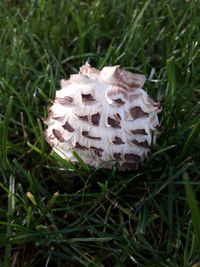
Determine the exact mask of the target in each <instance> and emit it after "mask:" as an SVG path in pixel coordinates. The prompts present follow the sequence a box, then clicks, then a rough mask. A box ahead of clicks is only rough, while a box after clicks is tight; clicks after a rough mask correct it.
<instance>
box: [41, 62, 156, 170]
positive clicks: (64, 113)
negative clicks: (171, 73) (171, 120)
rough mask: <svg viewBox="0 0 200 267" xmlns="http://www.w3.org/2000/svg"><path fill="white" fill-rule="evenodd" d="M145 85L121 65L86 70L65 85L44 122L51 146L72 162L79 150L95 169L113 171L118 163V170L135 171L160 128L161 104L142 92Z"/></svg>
mask: <svg viewBox="0 0 200 267" xmlns="http://www.w3.org/2000/svg"><path fill="white" fill-rule="evenodd" d="M145 80H146V78H145V76H144V75H141V74H134V73H132V72H129V71H125V70H122V69H120V67H119V66H111V67H104V68H103V69H102V70H101V71H99V70H97V69H95V68H93V67H91V66H90V65H89V64H86V65H83V66H82V67H81V68H80V72H79V74H73V75H71V76H70V79H69V80H61V89H60V90H59V91H57V92H56V97H55V100H54V103H53V105H52V106H51V107H50V108H49V115H48V118H47V119H46V120H45V121H44V122H45V124H46V125H47V126H48V127H47V129H46V130H45V138H46V140H47V142H48V143H49V144H50V145H51V146H52V147H53V150H54V151H56V152H57V153H58V154H59V155H60V156H62V157H63V158H65V159H67V160H70V161H72V162H77V159H76V158H75V157H74V155H73V151H76V152H77V153H78V154H79V155H80V157H81V158H82V159H83V160H84V161H85V162H86V163H87V164H88V165H90V166H92V167H99V166H101V165H102V164H103V167H104V168H112V166H113V163H114V161H115V160H118V161H119V170H135V169H137V168H138V167H139V165H140V164H141V163H142V162H143V161H144V159H145V158H146V157H147V156H148V155H149V152H150V150H151V146H152V144H153V143H154V142H155V139H156V137H157V136H158V135H159V133H160V129H161V127H160V125H159V121H158V116H157V114H158V113H159V112H160V111H161V108H160V103H159V102H157V101H154V100H153V99H151V98H150V97H149V96H148V95H147V93H146V92H145V91H144V90H143V89H142V86H143V85H144V83H145ZM152 133H153V134H152ZM152 139H153V140H152Z"/></svg>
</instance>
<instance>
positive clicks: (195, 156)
mask: <svg viewBox="0 0 200 267" xmlns="http://www.w3.org/2000/svg"><path fill="white" fill-rule="evenodd" d="M0 9H1V14H2V16H1V17H0V25H1V26H0V32H1V34H0V41H1V49H0V110H1V114H0V136H1V140H0V177H1V178H0V192H1V194H0V203H1V205H0V265H3V266H5V267H6V266H20V267H21V266H27V265H30V266H39V265H42V266H77V265H80V266H106V267H107V266H152V267H153V266H185V267H186V266H191V265H192V264H195V263H197V262H198V261H199V260H200V259H199V247H198V244H199V242H200V239H199V230H198V226H199V222H198V218H199V211H198V206H199V202H198V201H197V199H198V194H199V193H198V191H199V186H200V185H199V175H200V166H199V160H200V152H199V151H200V142H199V130H200V116H199V111H200V106H199V101H198V96H199V94H200V85H199V73H200V67H199V60H200V57H199V55H200V48H199V26H200V25H199V21H200V20H199V14H200V12H199V11H200V8H199V4H198V3H197V2H196V1H190V2H185V1H179V0H177V1H172V0H170V1H164V0H159V1H155V0H151V1H150V0H148V1H144V0H142V1H132V0H125V1H117V0H112V1H105V0H95V1H82V2H80V1H42V0H33V1H31V2H30V1H29V2H28V1H26V2H23V3H22V2H20V1H12V4H11V1H3V2H1V3H0ZM86 60H88V61H90V63H91V64H92V65H94V66H95V67H97V68H98V67H103V66H106V65H116V64H120V65H121V66H122V67H124V68H125V69H128V70H131V71H135V72H138V73H145V74H146V76H147V78H148V81H147V83H146V90H147V91H148V93H149V94H150V95H151V96H152V97H154V98H157V99H159V100H161V103H162V106H163V112H162V114H161V115H160V120H161V122H162V125H163V126H164V132H163V133H162V135H161V136H160V138H159V140H158V142H157V145H156V147H155V150H154V151H153V153H152V155H151V157H150V158H149V159H148V160H147V161H146V163H145V165H144V166H143V167H142V168H141V169H140V170H138V171H136V172H124V173H120V172H118V170H117V163H116V166H115V167H114V168H113V169H112V170H107V171H106V170H104V169H102V168H99V169H97V170H91V169H90V168H89V167H88V166H86V165H85V164H84V163H83V162H82V161H80V166H73V165H71V163H70V162H66V161H63V160H62V159H61V158H60V157H59V156H58V155H56V154H50V148H49V147H48V145H47V144H46V142H45V140H44V137H43V128H44V125H43V123H42V119H43V118H45V117H46V116H47V107H48V105H50V103H51V99H53V97H54V95H55V91H56V90H57V89H58V87H59V85H58V82H59V80H60V79H61V78H66V77H68V75H69V74H70V73H74V72H77V71H78V68H79V67H80V65H81V64H84V63H85V61H86ZM185 177H186V178H187V179H186V178H185ZM191 186H192V187H193V190H194V192H195V193H196V198H195V196H194V193H193V191H192V189H191ZM185 187H186V191H185ZM186 193H187V194H186Z"/></svg>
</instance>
